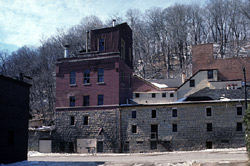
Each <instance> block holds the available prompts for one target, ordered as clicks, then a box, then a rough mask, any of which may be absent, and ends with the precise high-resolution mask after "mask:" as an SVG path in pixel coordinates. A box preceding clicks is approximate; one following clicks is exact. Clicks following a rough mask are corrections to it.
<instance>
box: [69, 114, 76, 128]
mask: <svg viewBox="0 0 250 166" xmlns="http://www.w3.org/2000/svg"><path fill="white" fill-rule="evenodd" d="M75 124H76V118H75V116H73V115H71V116H70V125H71V126H74V125H75Z"/></svg>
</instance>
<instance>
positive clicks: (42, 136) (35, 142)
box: [28, 131, 52, 151]
mask: <svg viewBox="0 0 250 166" xmlns="http://www.w3.org/2000/svg"><path fill="white" fill-rule="evenodd" d="M51 135H52V132H50V131H29V140H28V150H29V151H39V140H51Z"/></svg>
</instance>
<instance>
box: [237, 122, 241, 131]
mask: <svg viewBox="0 0 250 166" xmlns="http://www.w3.org/2000/svg"><path fill="white" fill-rule="evenodd" d="M236 131H242V123H237V128H236Z"/></svg>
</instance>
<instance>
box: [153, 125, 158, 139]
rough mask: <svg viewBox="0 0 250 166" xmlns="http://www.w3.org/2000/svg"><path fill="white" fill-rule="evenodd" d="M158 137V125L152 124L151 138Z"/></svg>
mask: <svg viewBox="0 0 250 166" xmlns="http://www.w3.org/2000/svg"><path fill="white" fill-rule="evenodd" d="M157 138H158V125H151V139H157Z"/></svg>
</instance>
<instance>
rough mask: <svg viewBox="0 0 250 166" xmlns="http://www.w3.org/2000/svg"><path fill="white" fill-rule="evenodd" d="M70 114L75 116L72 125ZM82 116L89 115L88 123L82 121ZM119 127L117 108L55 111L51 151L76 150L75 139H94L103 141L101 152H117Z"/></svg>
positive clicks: (118, 147)
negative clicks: (54, 127)
mask: <svg viewBox="0 0 250 166" xmlns="http://www.w3.org/2000/svg"><path fill="white" fill-rule="evenodd" d="M71 116H74V117H75V124H74V125H71V124H70V123H71V122H70V121H71V120H70V117H71ZM84 116H88V117H89V121H88V125H84V123H83V119H84ZM119 128H120V114H119V109H118V108H114V109H104V108H103V110H97V109H96V110H79V111H76V110H75V111H69V110H64V111H56V129H55V131H54V132H53V142H52V151H53V152H60V151H65V152H76V151H77V139H96V140H97V141H102V142H103V152H119V149H120V144H119V142H120V141H119V136H120V130H119ZM60 144H61V145H60ZM62 144H64V145H62ZM70 144H71V145H70ZM72 144H73V149H72ZM60 146H61V149H60ZM62 146H64V150H62ZM70 146H71V147H70ZM96 148H97V147H96Z"/></svg>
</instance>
